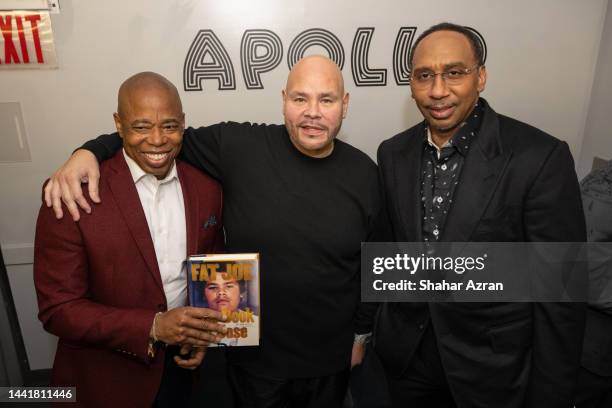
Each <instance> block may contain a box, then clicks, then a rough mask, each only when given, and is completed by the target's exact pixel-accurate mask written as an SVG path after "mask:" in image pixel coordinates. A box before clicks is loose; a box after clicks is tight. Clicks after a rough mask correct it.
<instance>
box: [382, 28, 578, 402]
mask: <svg viewBox="0 0 612 408" xmlns="http://www.w3.org/2000/svg"><path fill="white" fill-rule="evenodd" d="M410 55H411V70H412V80H411V91H412V97H413V99H414V100H415V102H416V104H417V106H418V108H419V110H420V111H421V113H422V114H423V116H424V118H425V120H424V121H423V122H422V123H420V124H418V125H416V126H414V127H412V128H410V129H408V130H406V131H404V132H402V133H400V134H398V135H396V136H394V137H393V138H391V139H389V140H386V141H385V142H383V143H382V144H381V146H380V148H379V150H378V164H379V168H380V174H381V178H382V181H383V187H384V190H385V198H386V205H387V211H388V215H389V218H390V220H391V224H392V225H391V230H392V234H393V240H394V241H404V242H420V241H430V242H436V241H446V242H468V241H479V242H491V241H498V242H530V241H544V242H555V241H561V242H582V241H584V240H585V234H586V233H585V225H584V217H583V214H582V205H581V200H580V190H579V186H578V182H577V178H576V174H575V171H574V165H573V160H572V157H571V154H570V152H569V149H568V146H567V144H566V143H565V142H562V141H559V140H558V139H555V138H554V137H552V136H550V135H548V134H546V133H544V132H542V131H541V130H538V129H536V128H533V127H531V126H529V125H526V124H524V123H521V122H518V121H516V120H514V119H511V118H508V117H506V116H502V115H499V114H497V113H495V111H493V109H492V108H491V107H490V106H489V104H488V103H487V101H485V100H484V99H482V98H480V97H479V95H480V93H481V92H482V91H483V90H484V88H485V83H486V78H487V73H486V69H485V67H484V65H483V64H484V61H483V49H482V44H481V42H480V41H479V39H478V37H476V36H475V35H474V34H473V33H472V31H470V30H469V29H467V28H465V27H462V26H457V25H454V24H450V23H442V24H438V25H436V26H433V27H431V28H430V29H428V30H427V31H425V32H424V33H423V34H422V35H421V36H420V37H419V38H418V39H417V41H416V42H415V45H414V47H413V49H412V53H411V54H410ZM534 71H535V72H536V73H534V76H533V77H531V78H525V80H535V79H536V78H537V75H539V74H537V72H538V70H536V69H535V67H534ZM585 279H586V277H585ZM584 319H585V306H584V304H578V303H546V304H543V303H486V304H485V303H387V304H383V305H382V306H381V310H380V313H379V315H378V324H377V328H376V331H375V342H376V343H375V347H376V350H377V353H378V355H379V356H380V358H381V361H382V362H383V365H384V367H385V370H386V372H387V374H388V377H389V386H390V392H391V397H392V400H393V403H394V406H396V407H470V408H474V407H487V408H489V407H496V408H499V407H537V408H541V407H546V408H551V407H571V403H572V396H573V391H574V384H575V381H576V378H577V373H578V367H579V361H580V351H581V345H582V335H583V330H584Z"/></svg>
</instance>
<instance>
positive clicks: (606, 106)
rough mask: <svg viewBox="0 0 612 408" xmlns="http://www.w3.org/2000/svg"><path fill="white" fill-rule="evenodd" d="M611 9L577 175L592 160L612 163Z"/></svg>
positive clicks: (608, 13)
mask: <svg viewBox="0 0 612 408" xmlns="http://www.w3.org/2000/svg"><path fill="white" fill-rule="evenodd" d="M611 115H612V6H610V5H609V4H608V10H607V12H606V22H605V26H604V30H603V34H602V37H601V46H600V48H599V58H598V60H597V68H596V71H595V81H594V82H593V91H592V97H591V101H590V103H589V112H588V116H587V123H586V128H585V135H584V143H583V145H582V151H581V153H580V161H579V165H578V175H579V176H580V178H581V179H582V177H584V176H586V175H587V174H588V172H589V171H590V170H591V166H592V164H593V158H594V157H599V158H602V159H606V160H612V126H611V125H610V123H611V121H610V120H611Z"/></svg>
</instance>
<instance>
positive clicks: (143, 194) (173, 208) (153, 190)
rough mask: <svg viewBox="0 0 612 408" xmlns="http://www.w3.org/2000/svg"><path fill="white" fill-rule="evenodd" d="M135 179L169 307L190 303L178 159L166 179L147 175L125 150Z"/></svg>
mask: <svg viewBox="0 0 612 408" xmlns="http://www.w3.org/2000/svg"><path fill="white" fill-rule="evenodd" d="M123 156H124V157H125V160H126V161H127V164H128V167H129V169H130V173H131V174H132V179H133V180H134V184H135V185H136V190H137V191H138V196H139V197H140V203H141V204H142V209H143V210H144V213H145V217H146V218H147V224H148V225H149V232H150V233H151V238H152V239H153V245H154V246H155V255H156V257H157V264H158V265H159V272H160V273H161V280H162V283H163V285H164V293H165V294H166V301H167V303H168V310H170V309H173V308H175V307H180V306H185V305H186V304H187V279H186V277H185V276H184V274H183V273H182V269H181V267H182V263H183V260H184V259H185V257H186V255H187V229H186V226H185V203H184V201H183V190H182V189H181V183H180V182H179V179H178V174H177V172H176V162H175V163H172V167H171V168H170V171H169V172H168V175H167V176H166V177H165V178H164V179H163V180H158V179H157V178H156V177H155V176H154V175H152V174H147V173H145V172H144V170H142V169H141V168H140V166H138V164H137V163H136V162H135V161H134V160H133V159H132V158H131V157H129V156H128V155H127V153H126V152H125V150H123Z"/></svg>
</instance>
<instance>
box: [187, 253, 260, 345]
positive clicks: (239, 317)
mask: <svg viewBox="0 0 612 408" xmlns="http://www.w3.org/2000/svg"><path fill="white" fill-rule="evenodd" d="M186 265H187V267H186V270H187V278H188V282H189V284H188V291H189V304H190V305H191V306H194V307H207V308H209V309H213V310H217V311H219V312H221V313H223V314H224V315H225V316H227V320H226V321H225V322H224V324H225V327H226V328H227V334H226V335H225V337H224V338H223V340H222V341H221V343H218V344H211V345H210V346H209V347H215V346H257V345H259V317H260V302H259V254H256V253H250V254H247V253H242V254H205V255H193V256H190V257H188V258H187V261H186Z"/></svg>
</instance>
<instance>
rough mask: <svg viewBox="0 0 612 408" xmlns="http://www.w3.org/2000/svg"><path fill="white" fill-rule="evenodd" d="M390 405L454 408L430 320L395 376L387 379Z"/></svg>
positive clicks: (399, 407) (396, 407)
mask: <svg viewBox="0 0 612 408" xmlns="http://www.w3.org/2000/svg"><path fill="white" fill-rule="evenodd" d="M388 384H389V393H390V394H391V401H392V403H393V408H454V407H456V405H455V402H454V401H453V397H452V395H451V393H450V389H449V388H448V382H447V381H446V374H445V373H444V368H443V367H442V362H441V361H440V352H439V351H438V343H437V341H436V336H435V334H434V331H433V328H432V327H431V323H430V324H429V325H428V327H427V329H426V331H425V333H424V334H423V337H422V338H421V342H420V344H419V346H418V348H417V351H416V352H415V355H414V356H413V357H412V361H411V363H410V366H409V367H408V369H407V370H406V372H405V373H403V374H402V376H401V377H399V378H393V377H390V376H389V378H388Z"/></svg>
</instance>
